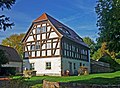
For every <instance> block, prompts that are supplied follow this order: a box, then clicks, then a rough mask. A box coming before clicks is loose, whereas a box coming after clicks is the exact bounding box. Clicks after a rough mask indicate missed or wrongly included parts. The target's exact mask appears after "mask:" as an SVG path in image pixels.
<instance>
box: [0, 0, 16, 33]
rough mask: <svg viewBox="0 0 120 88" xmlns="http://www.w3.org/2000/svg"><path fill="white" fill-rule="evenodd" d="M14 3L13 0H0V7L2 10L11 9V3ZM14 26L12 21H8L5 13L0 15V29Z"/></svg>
mask: <svg viewBox="0 0 120 88" xmlns="http://www.w3.org/2000/svg"><path fill="white" fill-rule="evenodd" d="M13 4H15V0H0V8H1V10H2V11H3V10H4V9H8V10H9V9H11V7H12V5H13ZM12 26H14V23H12V22H10V18H9V17H6V16H5V15H0V30H4V31H5V30H6V28H11V27H12Z"/></svg>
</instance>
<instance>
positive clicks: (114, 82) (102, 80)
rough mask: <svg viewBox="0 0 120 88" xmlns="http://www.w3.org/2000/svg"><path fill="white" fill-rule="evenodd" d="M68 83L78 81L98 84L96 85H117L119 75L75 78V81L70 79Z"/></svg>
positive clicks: (119, 78)
mask: <svg viewBox="0 0 120 88" xmlns="http://www.w3.org/2000/svg"><path fill="white" fill-rule="evenodd" d="M70 83H80V84H98V85H118V84H120V77H115V78H102V77H97V78H92V79H89V80H77V81H70Z"/></svg>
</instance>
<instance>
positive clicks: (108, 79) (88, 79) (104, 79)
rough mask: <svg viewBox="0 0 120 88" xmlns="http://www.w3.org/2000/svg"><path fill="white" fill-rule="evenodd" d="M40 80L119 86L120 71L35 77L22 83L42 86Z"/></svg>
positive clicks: (16, 77)
mask: <svg viewBox="0 0 120 88" xmlns="http://www.w3.org/2000/svg"><path fill="white" fill-rule="evenodd" d="M19 78H20V77H18V76H14V77H13V79H19ZM42 80H48V81H54V82H74V83H75V82H77V83H81V84H102V85H108V84H109V85H117V84H120V71H117V72H113V73H100V74H90V75H85V76H84V75H82V76H67V77H55V76H36V77H31V78H30V79H25V80H24V83H25V84H27V85H30V86H36V87H38V86H42ZM36 87H35V88H36Z"/></svg>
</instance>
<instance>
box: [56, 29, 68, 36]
mask: <svg viewBox="0 0 120 88" xmlns="http://www.w3.org/2000/svg"><path fill="white" fill-rule="evenodd" d="M58 29H59V30H61V31H62V32H63V33H66V34H69V35H70V33H69V31H68V30H66V29H65V28H62V27H60V28H58Z"/></svg>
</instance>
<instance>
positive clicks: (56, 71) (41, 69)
mask: <svg viewBox="0 0 120 88" xmlns="http://www.w3.org/2000/svg"><path fill="white" fill-rule="evenodd" d="M23 62H24V64H23V65H24V67H25V68H27V69H30V63H34V66H35V67H34V68H35V71H37V72H36V74H37V75H52V76H61V57H51V58H35V59H29V60H28V59H26V60H23ZM46 62H51V69H50V70H49V69H46Z"/></svg>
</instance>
